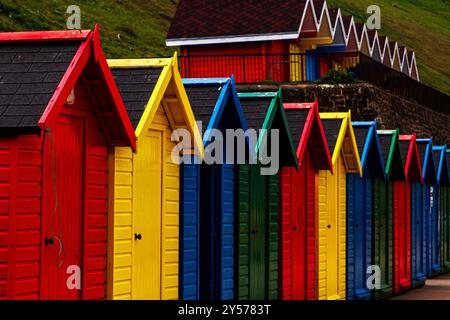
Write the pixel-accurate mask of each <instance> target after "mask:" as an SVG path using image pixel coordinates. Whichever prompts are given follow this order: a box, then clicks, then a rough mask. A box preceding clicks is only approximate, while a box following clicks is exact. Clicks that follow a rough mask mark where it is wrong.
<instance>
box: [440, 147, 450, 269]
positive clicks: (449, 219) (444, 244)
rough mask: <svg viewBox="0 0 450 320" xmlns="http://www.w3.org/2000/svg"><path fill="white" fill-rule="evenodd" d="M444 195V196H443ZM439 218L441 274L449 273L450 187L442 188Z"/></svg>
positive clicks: (449, 153)
mask: <svg viewBox="0 0 450 320" xmlns="http://www.w3.org/2000/svg"><path fill="white" fill-rule="evenodd" d="M447 163H448V164H450V150H447ZM444 193H446V196H445V195H444ZM441 196H442V206H443V208H442V216H441V267H442V270H441V272H448V271H450V187H444V188H443V190H442V192H441Z"/></svg>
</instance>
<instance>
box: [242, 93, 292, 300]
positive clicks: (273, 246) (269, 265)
mask: <svg viewBox="0 0 450 320" xmlns="http://www.w3.org/2000/svg"><path fill="white" fill-rule="evenodd" d="M239 98H240V100H241V105H242V108H243V109H244V114H245V118H246V120H247V124H248V126H249V128H250V129H254V130H258V133H259V138H258V141H257V143H256V145H255V154H256V155H257V156H258V159H259V160H263V161H259V160H258V161H256V163H254V164H249V165H239V166H238V168H237V172H236V177H235V179H236V185H237V189H236V191H235V194H236V200H235V201H236V203H235V208H236V213H235V215H236V229H235V230H236V246H235V247H236V251H237V252H236V254H235V257H236V261H235V265H236V278H235V279H236V282H235V284H236V289H235V290H236V296H235V298H237V299H240V300H248V299H250V300H267V299H269V300H275V299H278V297H279V294H278V290H279V217H280V203H279V196H280V191H279V181H278V173H277V172H266V171H265V170H262V169H264V168H265V165H264V163H267V162H266V161H265V159H264V158H265V157H264V156H263V155H264V154H267V155H272V156H273V157H277V156H279V157H278V158H279V160H280V163H279V167H280V168H283V167H285V166H290V167H297V166H298V162H297V155H296V152H295V148H294V145H293V142H292V138H291V133H290V130H289V127H288V124H287V120H286V114H285V112H284V108H283V104H282V99H281V91H278V92H275V93H240V94H239ZM260 130H263V131H260ZM264 132H265V134H264ZM277 133H278V136H279V141H278V142H277V141H276V140H274V143H272V142H271V141H272V138H276V136H277ZM269 135H270V136H269ZM277 147H279V151H277V149H278V148H277Z"/></svg>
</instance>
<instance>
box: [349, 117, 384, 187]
mask: <svg viewBox="0 0 450 320" xmlns="http://www.w3.org/2000/svg"><path fill="white" fill-rule="evenodd" d="M352 126H353V127H370V129H369V132H368V133H367V138H366V143H365V144H364V150H363V154H362V155H361V167H362V168H363V171H364V169H365V167H366V165H367V163H368V162H369V155H370V148H371V147H372V143H373V140H375V144H376V148H377V153H378V164H379V165H380V169H381V171H382V174H383V178H384V179H386V164H385V163H384V160H383V153H382V151H381V144H380V139H379V138H378V133H377V121H376V120H374V121H370V122H358V121H355V122H352Z"/></svg>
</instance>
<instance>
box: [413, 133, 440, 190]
mask: <svg viewBox="0 0 450 320" xmlns="http://www.w3.org/2000/svg"><path fill="white" fill-rule="evenodd" d="M417 143H427V149H426V150H425V159H423V162H422V178H423V180H424V181H425V180H428V179H427V178H428V177H427V173H428V170H427V167H428V165H429V163H431V165H432V166H433V170H434V173H435V175H436V166H435V164H434V160H433V152H432V151H433V139H432V138H427V139H417ZM432 182H436V181H432Z"/></svg>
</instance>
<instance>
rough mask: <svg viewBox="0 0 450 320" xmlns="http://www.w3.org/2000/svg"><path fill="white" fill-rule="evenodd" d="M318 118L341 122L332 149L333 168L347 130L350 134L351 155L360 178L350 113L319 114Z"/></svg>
mask: <svg viewBox="0 0 450 320" xmlns="http://www.w3.org/2000/svg"><path fill="white" fill-rule="evenodd" d="M320 118H321V119H325V120H326V119H328V120H333V119H340V120H342V125H341V129H340V130H339V135H338V137H337V141H336V146H335V148H334V152H333V155H332V162H333V167H335V166H336V164H337V160H338V159H339V157H340V155H341V149H342V146H343V144H344V139H345V136H346V135H347V130H348V133H349V134H350V139H351V141H350V143H351V148H352V154H353V156H354V158H355V160H356V163H357V170H358V173H359V174H360V176H362V167H361V158H360V156H359V151H358V145H357V144H356V137H355V132H354V130H353V126H352V121H351V112H350V111H349V112H348V113H342V112H326V113H320Z"/></svg>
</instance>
